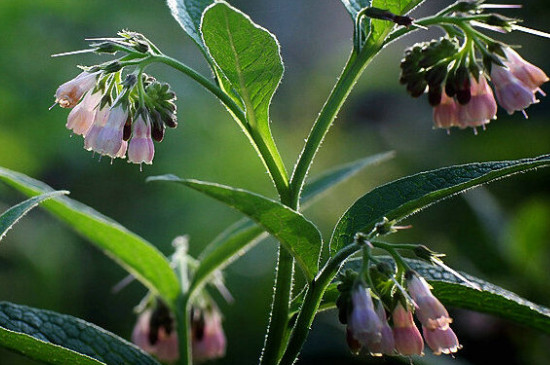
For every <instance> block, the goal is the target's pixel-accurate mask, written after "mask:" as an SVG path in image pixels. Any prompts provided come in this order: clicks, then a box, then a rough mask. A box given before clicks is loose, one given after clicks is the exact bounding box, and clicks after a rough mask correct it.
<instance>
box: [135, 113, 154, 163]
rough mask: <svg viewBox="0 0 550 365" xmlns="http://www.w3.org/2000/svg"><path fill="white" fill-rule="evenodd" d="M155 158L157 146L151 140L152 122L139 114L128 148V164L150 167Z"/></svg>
mask: <svg viewBox="0 0 550 365" xmlns="http://www.w3.org/2000/svg"><path fill="white" fill-rule="evenodd" d="M154 156H155V146H154V145H153V139H152V138H151V122H150V121H149V117H148V116H146V117H145V118H144V117H143V116H142V114H139V115H138V117H137V118H136V120H135V122H134V130H133V134H132V139H131V140H130V144H129V146H128V162H132V163H135V164H140V165H141V164H142V163H146V164H148V165H150V164H151V163H152V162H153V157H154Z"/></svg>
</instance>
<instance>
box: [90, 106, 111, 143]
mask: <svg viewBox="0 0 550 365" xmlns="http://www.w3.org/2000/svg"><path fill="white" fill-rule="evenodd" d="M110 112H111V110H110V109H109V107H108V106H107V105H106V106H104V107H103V108H101V109H98V110H96V113H95V116H94V122H93V123H92V126H91V127H90V129H88V131H87V132H86V136H85V138H84V149H86V150H88V151H92V150H94V151H95V146H96V140H97V136H98V135H99V132H101V130H102V129H103V127H105V125H106V124H107V120H108V119H109V114H110Z"/></svg>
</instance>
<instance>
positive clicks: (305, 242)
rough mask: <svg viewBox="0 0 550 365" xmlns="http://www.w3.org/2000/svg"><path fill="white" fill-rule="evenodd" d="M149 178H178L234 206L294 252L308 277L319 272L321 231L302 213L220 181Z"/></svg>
mask: <svg viewBox="0 0 550 365" xmlns="http://www.w3.org/2000/svg"><path fill="white" fill-rule="evenodd" d="M147 180H148V181H171V182H178V183H180V184H183V185H185V186H188V187H190V188H193V189H195V190H197V191H200V192H202V193H204V194H206V195H208V196H210V197H212V198H214V199H217V200H219V201H221V202H223V203H225V204H227V205H229V206H230V207H232V208H235V209H236V210H238V211H240V212H241V213H243V214H245V215H247V216H248V217H249V218H251V219H252V220H254V221H255V222H256V223H258V224H259V225H260V226H262V227H263V228H264V229H265V230H266V231H267V232H269V233H270V234H272V235H273V236H274V237H275V238H277V239H278V240H279V242H281V244H282V245H283V246H284V247H285V248H286V249H287V250H288V251H289V252H290V253H291V254H292V256H294V258H295V259H296V261H297V262H298V265H300V267H301V268H302V271H303V272H304V275H305V276H306V278H307V279H308V280H312V279H313V277H314V276H315V274H316V273H317V269H318V260H319V252H320V250H321V246H322V240H321V234H320V233H319V231H318V230H317V227H315V225H313V223H311V222H310V221H308V220H307V219H306V218H304V216H303V215H301V214H300V213H298V212H296V211H294V210H292V209H290V208H288V207H287V206H285V205H282V204H281V203H279V202H276V201H274V200H271V199H268V198H266V197H263V196H261V195H258V194H254V193H251V192H249V191H246V190H241V189H235V188H232V187H228V186H223V185H219V184H214V183H208V182H203V181H197V180H186V179H179V178H178V177H176V176H173V175H165V176H155V177H150V178H148V179H147Z"/></svg>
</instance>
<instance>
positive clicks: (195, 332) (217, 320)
mask: <svg viewBox="0 0 550 365" xmlns="http://www.w3.org/2000/svg"><path fill="white" fill-rule="evenodd" d="M132 342H134V343H135V344H136V345H137V346H139V347H140V348H142V349H143V350H144V351H146V352H148V353H150V354H152V355H154V356H156V357H157V358H158V359H159V360H161V361H164V362H169V363H171V362H175V361H176V360H178V359H179V356H180V355H179V348H178V335H177V332H176V331H175V328H174V319H173V317H172V314H171V313H170V311H169V309H168V308H167V307H166V305H164V304H162V302H160V301H157V306H156V308H155V309H146V310H145V311H143V312H142V313H141V314H140V315H139V317H138V320H137V323H136V325H135V327H134V330H133V332H132ZM225 347H226V339H225V334H224V332H223V327H222V321H221V314H220V312H219V309H218V308H217V307H214V306H209V307H207V308H198V307H196V308H193V310H192V311H191V352H192V355H193V360H195V361H197V362H201V361H205V360H211V359H217V358H220V357H223V356H224V355H225Z"/></svg>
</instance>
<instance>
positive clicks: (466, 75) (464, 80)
mask: <svg viewBox="0 0 550 365" xmlns="http://www.w3.org/2000/svg"><path fill="white" fill-rule="evenodd" d="M455 83H456V84H455V85H456V101H458V103H459V104H461V105H465V104H468V102H469V101H470V98H471V93H470V87H471V83H470V72H469V71H468V68H467V67H465V66H460V67H458V69H457V70H456V74H455Z"/></svg>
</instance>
